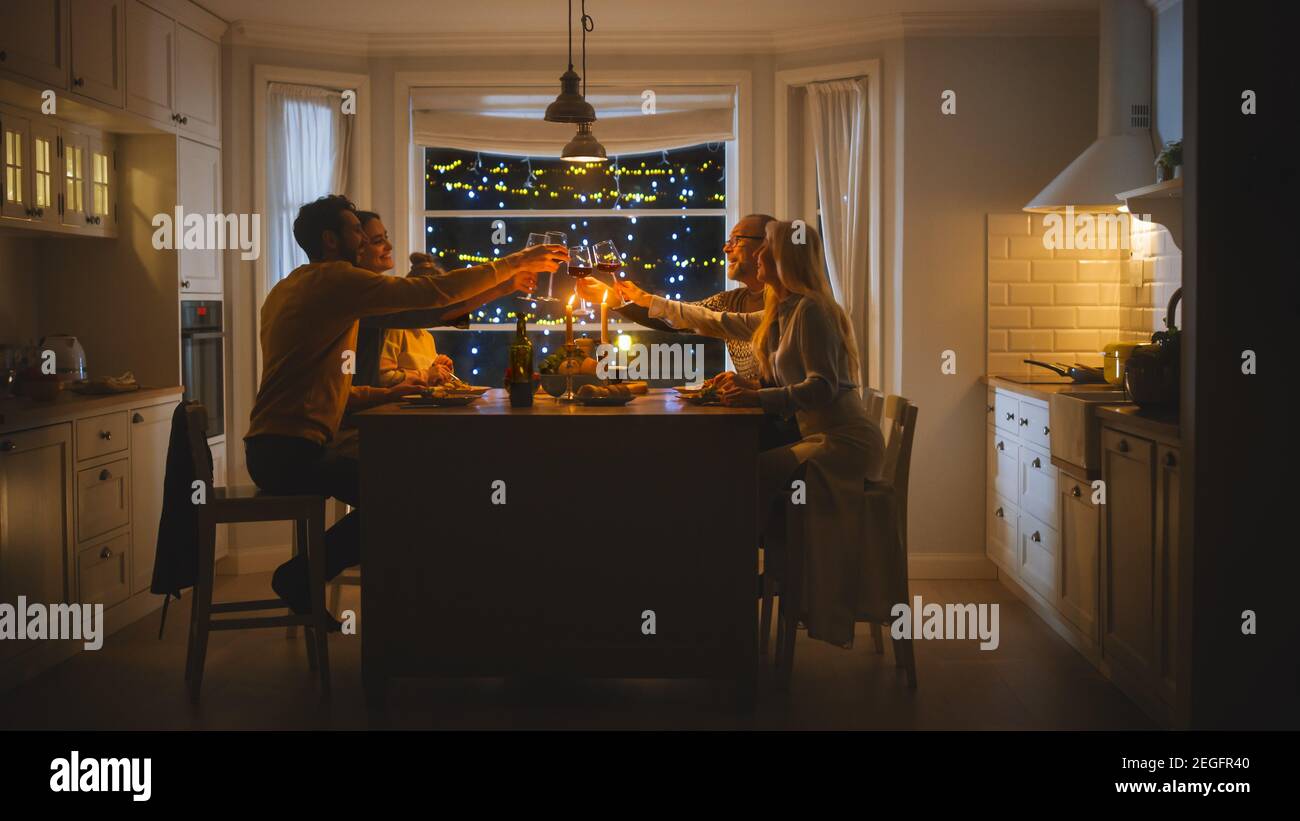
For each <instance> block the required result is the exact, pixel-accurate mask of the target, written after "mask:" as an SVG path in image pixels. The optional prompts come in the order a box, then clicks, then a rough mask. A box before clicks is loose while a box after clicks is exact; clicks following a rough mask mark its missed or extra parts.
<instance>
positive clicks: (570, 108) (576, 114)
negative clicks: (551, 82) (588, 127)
mask: <svg viewBox="0 0 1300 821" xmlns="http://www.w3.org/2000/svg"><path fill="white" fill-rule="evenodd" d="M578 80H579V77H578V75H577V73H575V72H574V70H573V69H572V68H570V69H569V70H568V71H566V72H564V74H562V75H561V76H560V94H559V96H558V97H556V98H555V101H554V102H552V103H551V104H550V105H548V106H547V107H546V115H545V117H544V118H543V119H545V120H546V121H547V122H552V123H594V122H595V121H596V109H594V108H592V107H591V103H589V102H587V100H586V98H585V97H583V96H582V93H581V92H579V91H578Z"/></svg>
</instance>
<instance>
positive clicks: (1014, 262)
mask: <svg viewBox="0 0 1300 821" xmlns="http://www.w3.org/2000/svg"><path fill="white" fill-rule="evenodd" d="M1028 281H1029V262H1028V261H1027V260H1018V259H991V260H989V282H1028Z"/></svg>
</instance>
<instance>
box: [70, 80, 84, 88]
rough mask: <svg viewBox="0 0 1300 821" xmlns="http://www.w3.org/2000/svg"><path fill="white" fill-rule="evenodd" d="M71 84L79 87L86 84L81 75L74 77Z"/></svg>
mask: <svg viewBox="0 0 1300 821" xmlns="http://www.w3.org/2000/svg"><path fill="white" fill-rule="evenodd" d="M72 84H73V85H74V86H76V87H77V88H81V87H82V86H84V85H85V84H86V81H85V79H84V78H82V77H74V78H73V80H72Z"/></svg>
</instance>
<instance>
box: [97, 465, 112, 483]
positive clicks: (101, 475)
mask: <svg viewBox="0 0 1300 821" xmlns="http://www.w3.org/2000/svg"><path fill="white" fill-rule="evenodd" d="M112 478H113V474H111V473H109V472H108V469H107V468H105V469H104V470H101V471H100V472H99V481H101V482H107V481H108V480H109V479H112Z"/></svg>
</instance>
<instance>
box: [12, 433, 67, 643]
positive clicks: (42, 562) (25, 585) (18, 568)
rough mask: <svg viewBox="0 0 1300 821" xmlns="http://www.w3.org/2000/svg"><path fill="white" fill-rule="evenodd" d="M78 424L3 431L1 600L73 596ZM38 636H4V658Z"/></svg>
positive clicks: (57, 599)
mask: <svg viewBox="0 0 1300 821" xmlns="http://www.w3.org/2000/svg"><path fill="white" fill-rule="evenodd" d="M71 475H72V429H71V427H70V426H69V425H66V424H63V425H51V426H50V427H45V428H37V429H35V430H28V431H23V432H21V433H7V434H0V602H6V603H8V604H16V603H17V601H18V597H19V596H26V597H27V599H28V601H35V602H44V603H47V604H48V603H50V602H64V601H67V600H68V590H67V572H68V571H67V561H68V558H67V556H68V552H69V548H70V545H71V538H72V534H71V532H70V531H71V511H72V496H71V489H70V485H71ZM31 644H32V642H22V641H0V661H2V660H5V659H8V658H12V657H13V656H15V655H17V654H18V653H19V652H21V651H22V650H24V649H27V647H26V646H30V645H31Z"/></svg>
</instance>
